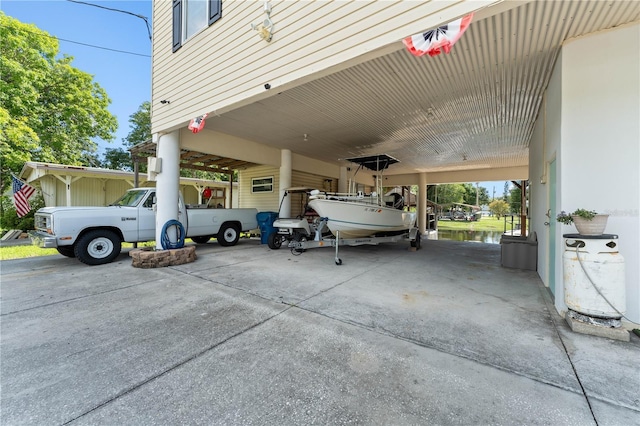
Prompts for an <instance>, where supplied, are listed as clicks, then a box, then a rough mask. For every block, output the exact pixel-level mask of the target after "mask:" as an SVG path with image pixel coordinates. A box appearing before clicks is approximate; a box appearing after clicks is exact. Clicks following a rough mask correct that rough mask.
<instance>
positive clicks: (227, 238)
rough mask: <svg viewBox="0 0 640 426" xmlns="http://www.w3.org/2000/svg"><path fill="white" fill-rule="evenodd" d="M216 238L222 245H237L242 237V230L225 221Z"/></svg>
mask: <svg viewBox="0 0 640 426" xmlns="http://www.w3.org/2000/svg"><path fill="white" fill-rule="evenodd" d="M216 239H217V240H218V244H220V245H221V246H222V247H229V246H235V245H236V243H237V242H238V240H239V239H240V232H238V228H236V227H235V226H234V225H232V224H230V223H225V224H223V225H222V226H221V227H220V230H219V231H218V235H217V236H216Z"/></svg>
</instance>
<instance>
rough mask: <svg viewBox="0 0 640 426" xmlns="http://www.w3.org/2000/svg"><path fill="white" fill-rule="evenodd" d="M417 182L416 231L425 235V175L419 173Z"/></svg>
mask: <svg viewBox="0 0 640 426" xmlns="http://www.w3.org/2000/svg"><path fill="white" fill-rule="evenodd" d="M418 178H419V180H418V230H419V231H420V235H424V234H426V233H427V220H428V219H427V174H426V173H425V172H422V173H420V175H419V177H418Z"/></svg>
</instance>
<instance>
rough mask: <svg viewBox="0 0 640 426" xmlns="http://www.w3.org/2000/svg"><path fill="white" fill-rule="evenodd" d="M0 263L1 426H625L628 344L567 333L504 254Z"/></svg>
mask: <svg viewBox="0 0 640 426" xmlns="http://www.w3.org/2000/svg"><path fill="white" fill-rule="evenodd" d="M423 247H424V248H423V249H422V250H419V251H417V252H409V251H408V250H407V247H406V246H405V245H404V244H391V245H384V246H383V245H381V246H365V247H353V248H350V247H345V248H343V249H341V258H342V259H343V261H344V264H343V265H342V266H336V265H335V264H334V262H333V251H332V249H315V250H309V251H308V252H306V253H304V254H302V255H301V256H293V255H292V254H291V253H290V252H289V251H288V250H286V249H281V250H277V251H274V250H269V249H268V248H267V246H266V245H261V244H259V240H258V241H256V240H241V241H240V243H239V244H238V245H237V246H235V247H231V248H223V247H220V246H219V245H217V243H215V242H214V243H209V244H206V245H202V246H198V248H197V255H198V259H197V260H196V261H195V262H193V263H188V264H184V265H178V266H174V267H169V268H159V269H138V268H133V267H132V266H131V259H129V258H128V257H127V253H126V251H125V252H124V253H123V254H122V255H121V256H120V257H119V258H118V259H117V261H116V262H114V263H112V264H110V265H104V266H96V267H88V266H85V265H83V264H81V263H79V262H78V261H77V260H75V259H68V258H64V257H62V256H51V257H42V258H36V259H28V260H16V261H3V262H2V268H1V271H0V274H1V276H0V278H1V281H0V285H1V286H2V288H1V290H2V292H1V295H2V299H1V301H0V309H1V317H0V320H1V324H0V326H1V330H0V331H1V335H0V351H1V353H2V363H1V364H0V385H1V386H2V394H1V395H0V416H1V418H0V423H2V424H23V423H27V424H51V423H66V422H72V423H74V424H109V425H111V424H176V423H190V424H199V423H206V424H279V425H280V424H311V423H321V424H342V423H347V422H352V423H357V424H394V425H395V424H432V423H435V424H489V423H492V424H596V423H597V424H599V425H609V424H610V425H616V424H625V425H634V424H638V425H640V398H639V397H638V392H637V391H634V390H637V389H640V375H639V374H638V370H637V360H638V359H640V338H638V336H635V335H632V336H631V341H630V342H620V341H613V340H609V339H603V338H600V337H594V336H589V335H584V334H578V333H574V332H572V331H571V329H570V328H569V327H568V325H567V324H566V322H565V321H564V320H563V319H562V318H560V316H559V315H557V313H555V311H554V310H553V309H552V303H551V300H550V296H549V293H548V292H547V290H546V289H544V288H543V287H542V286H541V283H540V280H539V278H538V277H537V275H536V274H535V272H531V271H519V270H513V269H505V268H501V267H500V266H499V263H500V260H499V255H500V247H499V246H497V245H484V244H476V243H456V242H446V241H427V240H423Z"/></svg>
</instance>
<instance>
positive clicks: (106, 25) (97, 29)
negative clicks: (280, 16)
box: [0, 0, 504, 197]
mask: <svg viewBox="0 0 640 426" xmlns="http://www.w3.org/2000/svg"><path fill="white" fill-rule="evenodd" d="M83 1H85V0H83ZM166 1H169V0H166ZM86 2H87V3H93V4H98V5H100V6H105V7H109V8H112V9H120V10H125V11H128V12H132V13H135V14H138V15H142V16H145V17H147V18H148V20H149V23H150V25H151V26H152V25H153V23H152V9H151V8H152V4H151V0H129V1H90V0H86ZM0 9H1V10H2V11H4V13H6V14H7V15H9V16H11V17H13V18H16V19H18V20H19V21H21V22H25V23H29V24H35V25H36V26H37V27H38V28H40V29H42V30H45V31H47V32H48V33H49V34H51V35H53V36H56V37H58V39H60V53H61V54H63V53H64V54H67V55H70V56H73V57H74V61H73V66H75V67H76V68H78V69H80V70H82V71H84V72H86V73H89V74H91V75H93V76H94V80H95V81H96V82H98V84H100V86H102V87H103V88H104V89H105V90H106V91H107V93H108V95H109V97H110V98H111V101H112V103H111V106H110V107H109V110H110V111H111V113H112V114H114V115H115V116H116V117H117V118H118V131H117V132H116V139H115V140H114V141H113V142H112V143H109V144H108V143H105V142H102V141H100V142H99V146H100V149H99V153H100V154H102V153H103V152H104V148H105V147H108V148H119V147H121V146H122V139H123V138H124V137H126V136H127V134H128V133H129V131H130V128H129V116H130V115H131V114H133V113H134V112H136V111H137V109H138V107H139V106H140V104H141V103H142V102H144V101H148V100H151V41H150V40H149V35H148V32H147V27H146V25H145V23H144V20H142V19H140V18H137V17H135V16H131V15H129V14H125V13H119V12H113V11H109V10H104V9H101V8H97V7H92V6H87V5H84V4H78V3H73V2H70V1H66V0H41V1H32V0H0ZM64 40H68V41H64ZM74 42H75V43H74ZM78 43H83V44H88V45H93V46H99V47H104V48H108V49H114V50H121V51H126V52H132V53H135V54H136V55H132V54H127V53H119V52H114V51H110V50H105V49H100V48H97V47H90V46H85V45H81V44H78ZM141 55H142V56H141ZM472 183H473V182H472ZM480 186H483V187H485V188H487V192H488V193H489V196H490V197H491V196H492V195H493V190H494V189H495V196H496V197H500V196H502V193H503V190H504V181H498V182H480Z"/></svg>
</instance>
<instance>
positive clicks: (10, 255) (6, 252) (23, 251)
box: [0, 240, 191, 260]
mask: <svg viewBox="0 0 640 426" xmlns="http://www.w3.org/2000/svg"><path fill="white" fill-rule="evenodd" d="M189 241H191V240H189ZM148 245H152V246H154V245H155V243H148V242H147V243H139V244H138V247H144V246H148ZM127 247H133V244H131V243H123V244H122V248H127ZM54 254H58V250H56V249H43V248H40V247H36V246H32V245H25V246H8V247H0V260H12V259H24V258H27V257H38V256H52V255H54Z"/></svg>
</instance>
